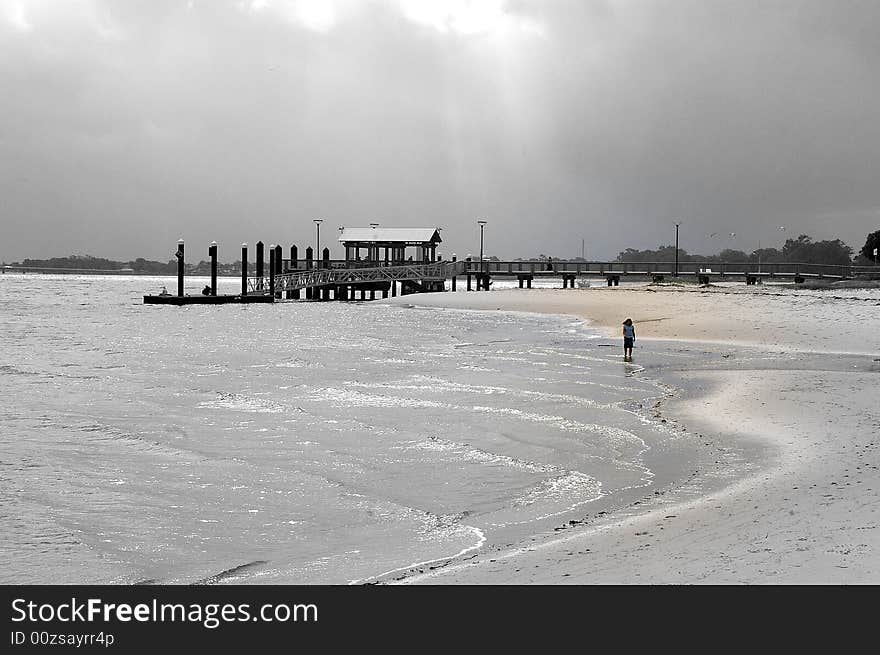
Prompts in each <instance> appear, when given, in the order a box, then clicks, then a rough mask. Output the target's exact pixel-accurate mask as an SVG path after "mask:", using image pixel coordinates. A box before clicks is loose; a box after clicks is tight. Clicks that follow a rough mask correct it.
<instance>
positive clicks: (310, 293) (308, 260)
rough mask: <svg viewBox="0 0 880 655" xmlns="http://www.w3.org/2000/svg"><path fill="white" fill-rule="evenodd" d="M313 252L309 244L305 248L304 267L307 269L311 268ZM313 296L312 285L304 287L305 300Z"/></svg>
mask: <svg viewBox="0 0 880 655" xmlns="http://www.w3.org/2000/svg"><path fill="white" fill-rule="evenodd" d="M313 253H314V251H313V250H312V247H311V246H309V247H308V248H306V268H307V269H309V268H312V266H314V261H312V255H313ZM314 297H315V289H314V287H306V300H311V299H312V298H314Z"/></svg>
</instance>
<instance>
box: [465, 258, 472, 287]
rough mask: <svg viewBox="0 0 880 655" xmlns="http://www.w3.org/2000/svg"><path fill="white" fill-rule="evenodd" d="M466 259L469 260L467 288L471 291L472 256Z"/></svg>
mask: <svg viewBox="0 0 880 655" xmlns="http://www.w3.org/2000/svg"><path fill="white" fill-rule="evenodd" d="M465 261H466V262H467V290H468V291H470V290H471V258H470V257H468V258H467V259H465Z"/></svg>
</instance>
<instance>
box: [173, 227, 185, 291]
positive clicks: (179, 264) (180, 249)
mask: <svg viewBox="0 0 880 655" xmlns="http://www.w3.org/2000/svg"><path fill="white" fill-rule="evenodd" d="M174 256H175V257H177V295H178V297H180V298H183V273H184V263H183V239H179V240H178V241H177V252H176V253H175V254H174Z"/></svg>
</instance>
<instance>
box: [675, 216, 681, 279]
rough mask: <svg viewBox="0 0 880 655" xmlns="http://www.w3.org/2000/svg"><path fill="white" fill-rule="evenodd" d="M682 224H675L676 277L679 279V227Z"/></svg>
mask: <svg viewBox="0 0 880 655" xmlns="http://www.w3.org/2000/svg"><path fill="white" fill-rule="evenodd" d="M679 225H681V222H678V223H676V224H675V277H678V226H679Z"/></svg>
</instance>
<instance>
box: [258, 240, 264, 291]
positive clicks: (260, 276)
mask: <svg viewBox="0 0 880 655" xmlns="http://www.w3.org/2000/svg"><path fill="white" fill-rule="evenodd" d="M262 288H263V242H262V241H257V289H262Z"/></svg>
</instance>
